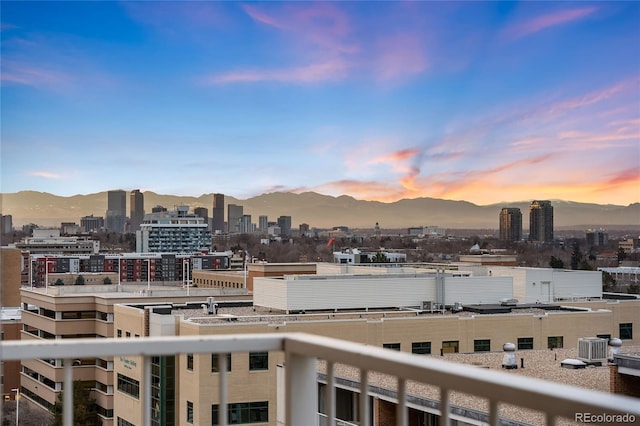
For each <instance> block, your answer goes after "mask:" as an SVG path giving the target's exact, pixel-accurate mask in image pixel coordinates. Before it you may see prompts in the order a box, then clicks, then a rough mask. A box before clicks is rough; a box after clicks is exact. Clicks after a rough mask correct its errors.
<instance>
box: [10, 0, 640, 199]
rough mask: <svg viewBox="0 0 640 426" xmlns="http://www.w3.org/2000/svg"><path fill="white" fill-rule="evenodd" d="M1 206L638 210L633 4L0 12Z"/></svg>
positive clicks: (638, 99) (29, 6) (36, 7)
mask: <svg viewBox="0 0 640 426" xmlns="http://www.w3.org/2000/svg"><path fill="white" fill-rule="evenodd" d="M1 19H2V23H1V31H2V33H1V35H2V39H1V49H2V50H1V52H0V53H1V60H2V61H1V71H2V80H1V84H2V87H1V89H2V92H1V96H2V99H1V100H2V103H1V114H2V115H1V119H2V122H1V126H2V128H1V131H2V134H1V137H2V139H1V167H2V172H1V173H2V175H1V177H2V181H1V190H2V192H4V193H8V192H16V191H20V190H36V191H44V192H51V193H53V194H56V195H64V196H69V195H74V194H87V193H94V192H99V191H104V190H109V189H125V190H131V189H134V188H139V189H141V190H143V191H146V190H149V191H154V192H157V193H162V194H175V195H193V196H198V195H200V194H205V193H212V192H222V193H225V194H228V195H231V196H234V197H237V198H241V199H244V198H248V197H251V196H254V195H258V194H261V193H266V192H274V191H290V192H304V191H315V192H319V193H322V194H327V195H336V196H337V195H341V194H347V195H351V196H353V197H355V198H358V199H368V200H380V201H396V200H398V199H402V198H416V197H435V198H444V199H451V200H468V201H471V202H474V203H476V204H481V205H484V204H490V203H497V202H501V201H520V200H533V199H564V200H571V201H580V202H595V203H601V204H607V203H611V204H621V205H627V204H630V203H633V202H639V201H640V54H639V53H638V52H640V26H639V25H638V23H639V22H640V2H602V3H598V2H586V1H585V2H521V3H512V2H461V3H456V2H400V1H393V2H326V3H325V2H246V3H244V2H168V1H165V2H159V1H158V2H113V1H106V2H52V1H50V2H32V1H29V2H4V1H3V2H2V15H1Z"/></svg>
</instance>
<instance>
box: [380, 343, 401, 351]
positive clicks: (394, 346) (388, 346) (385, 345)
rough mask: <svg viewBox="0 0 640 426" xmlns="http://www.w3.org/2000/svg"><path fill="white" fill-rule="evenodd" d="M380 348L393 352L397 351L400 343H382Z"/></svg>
mask: <svg viewBox="0 0 640 426" xmlns="http://www.w3.org/2000/svg"><path fill="white" fill-rule="evenodd" d="M382 347H383V348H385V349H393V350H394V351H399V350H400V343H383V344H382Z"/></svg>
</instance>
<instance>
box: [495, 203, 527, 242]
mask: <svg viewBox="0 0 640 426" xmlns="http://www.w3.org/2000/svg"><path fill="white" fill-rule="evenodd" d="M500 239H501V240H502V241H520V240H521V239H522V212H521V211H520V209H518V208H515V207H505V208H503V209H502V210H501V211H500Z"/></svg>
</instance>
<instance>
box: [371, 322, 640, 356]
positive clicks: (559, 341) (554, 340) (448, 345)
mask: <svg viewBox="0 0 640 426" xmlns="http://www.w3.org/2000/svg"><path fill="white" fill-rule="evenodd" d="M619 331H620V334H619V335H620V339H622V340H631V339H633V323H621V324H620V330H619ZM597 337H600V338H605V339H610V338H611V335H609V334H599V335H598V336H597ZM382 347H383V348H386V349H393V350H396V351H399V350H400V347H401V345H400V343H384V344H383V345H382ZM442 347H443V349H447V350H444V352H458V347H459V342H458V341H457V340H453V341H446V342H442ZM563 347H564V337H563V336H548V337H547V348H548V349H560V348H563ZM517 348H518V349H519V350H525V349H533V337H518V344H517ZM473 351H474V352H489V351H491V340H490V339H476V340H474V341H473ZM411 353H413V354H419V355H429V354H431V342H412V343H411Z"/></svg>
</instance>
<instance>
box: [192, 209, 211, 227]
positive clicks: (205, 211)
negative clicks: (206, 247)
mask: <svg viewBox="0 0 640 426" xmlns="http://www.w3.org/2000/svg"><path fill="white" fill-rule="evenodd" d="M193 214H195V215H196V216H199V217H201V218H203V219H204V223H206V224H207V227H209V209H208V208H206V207H196V208H195V209H193Z"/></svg>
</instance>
